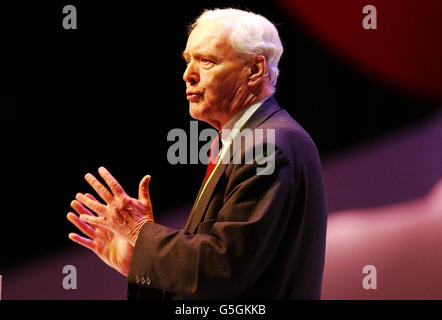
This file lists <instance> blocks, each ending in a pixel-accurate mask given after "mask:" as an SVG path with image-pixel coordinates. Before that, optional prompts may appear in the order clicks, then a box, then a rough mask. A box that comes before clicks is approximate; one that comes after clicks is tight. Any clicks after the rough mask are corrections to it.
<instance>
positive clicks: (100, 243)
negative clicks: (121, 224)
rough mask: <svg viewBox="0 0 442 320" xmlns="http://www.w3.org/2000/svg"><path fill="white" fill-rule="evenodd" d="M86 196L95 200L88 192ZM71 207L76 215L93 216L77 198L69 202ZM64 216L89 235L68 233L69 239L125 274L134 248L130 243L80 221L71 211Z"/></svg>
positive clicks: (104, 229) (103, 229)
mask: <svg viewBox="0 0 442 320" xmlns="http://www.w3.org/2000/svg"><path fill="white" fill-rule="evenodd" d="M86 196H88V197H89V198H91V199H93V200H96V199H95V198H94V197H93V196H92V195H90V194H87V195H86ZM71 207H72V208H73V209H74V210H75V211H76V212H77V214H78V215H80V214H88V215H93V216H95V215H94V214H93V213H92V212H91V211H89V210H88V209H87V208H86V207H85V206H83V205H82V204H81V203H80V202H79V201H77V200H73V201H72V202H71ZM66 217H67V219H68V220H69V221H70V222H72V224H73V225H75V226H76V227H77V228H78V229H79V230H80V231H81V232H83V233H84V234H85V235H86V236H88V237H89V238H85V237H82V236H80V235H78V234H76V233H70V234H69V239H71V240H72V241H74V242H76V243H78V244H80V245H82V246H84V247H86V248H88V249H90V250H92V251H93V252H95V254H96V255H97V256H99V257H100V259H101V260H103V261H104V262H105V263H106V264H107V265H109V266H111V267H112V268H114V269H116V270H117V271H119V272H120V273H122V274H123V275H125V276H127V274H128V272H129V267H130V263H131V260H132V254H133V250H134V247H133V246H132V245H131V244H129V243H128V242H127V241H126V240H124V239H122V238H121V237H119V236H117V235H115V234H114V233H113V232H112V231H110V230H108V229H106V228H102V227H98V226H94V227H92V226H91V225H89V224H87V223H85V222H83V221H81V220H80V219H79V218H78V216H77V215H76V214H75V213H73V212H69V213H68V214H67V216H66Z"/></svg>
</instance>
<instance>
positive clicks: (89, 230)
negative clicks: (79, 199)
mask: <svg viewBox="0 0 442 320" xmlns="http://www.w3.org/2000/svg"><path fill="white" fill-rule="evenodd" d="M66 218H67V219H68V220H69V221H70V222H71V223H72V224H73V225H74V226H76V227H77V228H78V229H79V230H80V231H81V232H83V233H84V234H85V235H87V236H88V237H89V238H92V239H94V238H95V229H94V228H93V227H91V226H90V225H88V224H87V223H85V222H83V221H81V220H80V219H79V218H78V217H77V215H76V214H75V213H73V212H69V213H68V214H67V216H66Z"/></svg>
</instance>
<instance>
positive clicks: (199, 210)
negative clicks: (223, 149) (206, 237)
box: [185, 97, 281, 233]
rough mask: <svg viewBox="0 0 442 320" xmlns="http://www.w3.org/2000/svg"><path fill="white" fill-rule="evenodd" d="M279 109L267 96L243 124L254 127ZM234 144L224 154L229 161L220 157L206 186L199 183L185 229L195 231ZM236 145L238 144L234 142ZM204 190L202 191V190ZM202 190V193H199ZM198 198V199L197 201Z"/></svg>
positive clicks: (230, 155) (231, 153)
mask: <svg viewBox="0 0 442 320" xmlns="http://www.w3.org/2000/svg"><path fill="white" fill-rule="evenodd" d="M279 110H281V108H280V107H279V105H278V103H277V102H276V101H275V99H274V98H273V97H270V98H268V99H267V100H266V101H265V102H264V103H263V104H262V106H261V107H259V108H258V110H256V112H255V113H254V114H253V115H252V116H251V117H250V119H249V120H248V121H247V122H246V124H245V125H244V126H243V128H242V129H244V128H249V129H252V130H253V129H255V128H256V127H257V126H259V125H260V124H261V123H262V122H264V121H265V120H266V119H267V118H269V117H270V116H272V115H273V114H274V113H276V112H277V111H279ZM234 145H235V144H234V143H231V144H230V152H229V153H227V154H226V155H225V156H229V157H230V159H229V161H228V162H227V161H225V159H224V161H222V159H220V161H221V163H220V164H219V166H218V167H217V168H216V169H215V171H214V172H213V175H212V178H211V179H210V180H209V181H208V183H207V186H206V188H205V189H204V183H203V184H202V185H201V187H200V190H199V192H198V195H197V198H196V200H195V203H194V204H193V208H192V210H191V212H190V215H189V219H188V220H187V223H186V226H185V230H186V231H188V232H190V233H195V231H196V229H197V227H198V224H199V223H200V222H201V220H202V219H203V216H204V213H205V212H206V209H207V206H208V204H209V202H210V199H211V198H212V195H213V191H214V190H215V187H216V185H217V183H218V181H219V179H220V178H221V176H222V174H223V173H224V171H225V170H226V168H227V165H228V164H230V163H231V162H232V158H233V156H234V152H236V151H237V150H233V146H234ZM236 145H238V144H236ZM203 190H204V192H203ZM201 192H202V194H201ZM198 199H199V201H198Z"/></svg>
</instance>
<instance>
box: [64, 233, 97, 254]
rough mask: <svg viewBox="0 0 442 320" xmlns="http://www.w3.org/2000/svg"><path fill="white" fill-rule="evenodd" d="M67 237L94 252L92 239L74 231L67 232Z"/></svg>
mask: <svg viewBox="0 0 442 320" xmlns="http://www.w3.org/2000/svg"><path fill="white" fill-rule="evenodd" d="M69 239H71V240H72V241H74V242H76V243H78V244H80V245H82V246H83V247H86V248H88V249H90V250H92V251H94V252H95V245H94V241H92V240H91V239H88V238H84V237H82V236H80V235H78V234H76V233H69Z"/></svg>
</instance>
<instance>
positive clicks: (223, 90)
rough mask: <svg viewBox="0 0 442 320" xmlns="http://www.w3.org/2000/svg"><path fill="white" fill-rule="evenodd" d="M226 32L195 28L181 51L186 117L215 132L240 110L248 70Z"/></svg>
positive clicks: (210, 25)
mask: <svg viewBox="0 0 442 320" xmlns="http://www.w3.org/2000/svg"><path fill="white" fill-rule="evenodd" d="M229 32H230V30H229V28H228V27H226V26H224V25H222V24H219V23H205V24H203V25H201V26H197V27H196V28H195V29H194V30H193V31H192V33H191V34H190V36H189V38H188V40H187V46H186V49H185V50H184V52H183V57H184V59H185V60H186V62H187V68H186V71H185V72H184V75H183V79H184V81H185V82H186V94H187V99H188V100H189V103H190V106H189V111H190V115H191V116H192V117H193V118H194V119H198V120H202V121H205V122H207V123H209V124H211V125H212V126H214V127H215V128H217V129H220V128H221V127H222V126H223V125H224V124H225V123H226V122H227V121H228V120H229V119H230V117H231V116H232V115H233V114H235V113H236V112H238V111H239V110H240V109H241V108H242V107H243V106H242V101H241V96H243V95H244V94H245V92H246V91H247V72H248V68H247V65H246V64H245V63H244V62H242V61H241V60H240V59H239V58H238V56H237V54H236V53H235V52H234V51H233V49H232V48H231V46H230V44H229V43H228V35H229Z"/></svg>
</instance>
